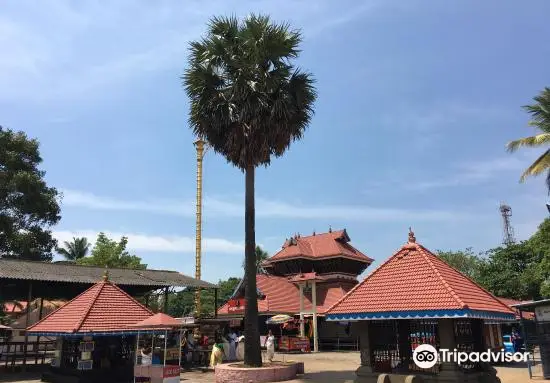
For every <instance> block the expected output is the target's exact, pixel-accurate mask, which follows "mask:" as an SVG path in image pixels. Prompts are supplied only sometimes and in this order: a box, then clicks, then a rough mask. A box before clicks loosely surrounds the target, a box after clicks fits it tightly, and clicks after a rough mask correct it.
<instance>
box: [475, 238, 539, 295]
mask: <svg viewBox="0 0 550 383" xmlns="http://www.w3.org/2000/svg"><path fill="white" fill-rule="evenodd" d="M541 259H542V257H541V253H540V252H538V251H536V250H534V249H533V248H532V247H531V246H530V245H529V242H528V241H524V242H521V243H517V244H512V245H509V246H506V247H497V248H495V249H491V250H489V251H487V252H486V259H484V260H483V261H482V262H481V263H480V268H479V279H478V280H479V282H480V283H481V285H482V286H484V287H485V288H486V289H487V290H489V291H491V292H492V293H493V294H495V295H496V296H499V297H503V298H512V299H519V300H523V299H537V298H539V297H540V288H541V280H540V277H538V276H537V270H538V268H539V266H538V265H539V263H540V261H541Z"/></svg>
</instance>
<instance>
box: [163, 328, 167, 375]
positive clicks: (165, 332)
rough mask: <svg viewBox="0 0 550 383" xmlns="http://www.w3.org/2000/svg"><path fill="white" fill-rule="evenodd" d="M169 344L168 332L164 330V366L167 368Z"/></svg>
mask: <svg viewBox="0 0 550 383" xmlns="http://www.w3.org/2000/svg"><path fill="white" fill-rule="evenodd" d="M167 343H168V330H164V363H163V366H166V347H167Z"/></svg>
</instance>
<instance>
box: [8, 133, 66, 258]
mask: <svg viewBox="0 0 550 383" xmlns="http://www.w3.org/2000/svg"><path fill="white" fill-rule="evenodd" d="M41 163H42V158H41V157H40V151H39V143H38V141H37V140H36V139H30V138H28V137H27V135H26V134H25V133H23V132H14V131H13V130H10V129H4V128H2V126H0V257H4V258H16V259H27V260H36V261H51V260H52V258H53V254H52V250H53V249H55V247H56V244H57V243H56V241H55V239H54V238H53V237H52V233H51V231H50V227H51V226H53V225H55V224H56V223H58V222H59V220H60V219H61V215H60V208H59V203H58V199H59V197H60V195H59V193H58V191H57V190H56V189H55V188H52V187H48V186H47V185H46V182H45V181H44V175H45V172H44V171H42V170H39V168H38V166H39V165H40V164H41Z"/></svg>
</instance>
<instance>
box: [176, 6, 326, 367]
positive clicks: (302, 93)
mask: <svg viewBox="0 0 550 383" xmlns="http://www.w3.org/2000/svg"><path fill="white" fill-rule="evenodd" d="M301 40H302V38H301V35H300V32H298V31H295V30H291V29H290V26H289V25H288V24H286V23H283V24H276V23H274V22H272V21H271V20H270V18H269V17H268V16H258V15H251V16H249V17H247V18H246V19H245V20H244V21H242V22H239V20H237V19H236V18H235V17H229V18H227V17H215V18H213V19H212V20H211V21H210V24H209V25H208V30H207V33H206V36H205V37H204V38H202V39H201V40H199V41H194V42H191V53H190V59H189V67H188V69H187V70H186V71H185V74H184V76H183V81H184V86H185V90H186V92H187V95H188V96H189V98H190V101H191V102H190V105H191V111H190V118H189V122H190V127H191V128H192V129H193V131H194V133H195V134H196V135H197V136H199V137H201V138H203V139H205V140H206V141H207V143H208V144H209V145H210V146H211V147H212V148H213V149H214V151H215V152H217V153H220V154H221V155H223V156H224V157H225V158H226V159H227V161H228V162H230V163H232V164H233V165H234V166H236V167H237V168H239V169H241V170H242V171H243V172H244V173H245V175H246V176H245V286H246V288H245V298H246V299H247V302H248V304H247V305H246V310H245V326H246V328H245V334H246V338H245V364H246V365H249V366H261V365H262V357H261V351H260V350H261V349H260V333H259V331H258V304H257V301H256V256H255V249H256V239H255V202H254V174H255V169H256V167H258V166H260V165H265V166H268V165H269V164H270V162H271V159H272V157H273V156H275V157H279V156H282V155H283V154H284V152H285V151H286V150H287V149H288V147H289V146H290V143H291V142H292V141H294V140H297V139H300V138H301V137H302V135H303V133H304V131H305V129H306V128H307V126H308V125H309V123H310V120H311V117H312V115H313V104H314V101H315V99H316V91H315V88H314V86H313V83H314V81H313V78H312V76H311V75H310V74H309V73H305V72H302V71H300V70H299V69H296V68H295V67H294V66H293V64H292V62H291V61H292V60H293V59H295V58H297V57H298V54H299V52H300V51H299V48H298V46H299V44H300V42H301Z"/></svg>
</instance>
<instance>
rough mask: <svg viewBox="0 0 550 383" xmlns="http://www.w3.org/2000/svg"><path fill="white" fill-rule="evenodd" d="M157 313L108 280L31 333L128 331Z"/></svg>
mask: <svg viewBox="0 0 550 383" xmlns="http://www.w3.org/2000/svg"><path fill="white" fill-rule="evenodd" d="M152 315H153V312H152V311H151V310H149V309H148V308H147V307H145V306H143V305H142V304H141V303H139V302H138V301H137V300H135V299H134V298H132V297H131V296H130V295H128V294H127V293H126V292H124V291H123V290H121V289H120V288H119V287H117V286H116V285H114V284H113V283H111V282H110V281H108V276H107V275H106V276H105V277H104V280H103V281H101V282H99V283H96V284H95V285H93V286H92V287H90V288H89V289H88V290H86V291H84V292H83V293H82V294H80V295H78V296H77V297H76V298H74V299H72V300H70V301H69V302H67V303H66V304H65V305H63V306H61V307H60V308H58V309H57V310H55V311H54V312H52V313H51V314H49V315H48V316H46V317H44V318H43V319H42V320H41V321H39V322H37V323H35V324H34V325H33V326H31V327H29V328H28V329H27V331H28V332H29V333H49V334H82V333H98V332H120V331H128V330H129V328H128V326H130V325H133V324H135V323H137V322H140V321H142V320H145V319H147V318H149V317H150V316H152Z"/></svg>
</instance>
